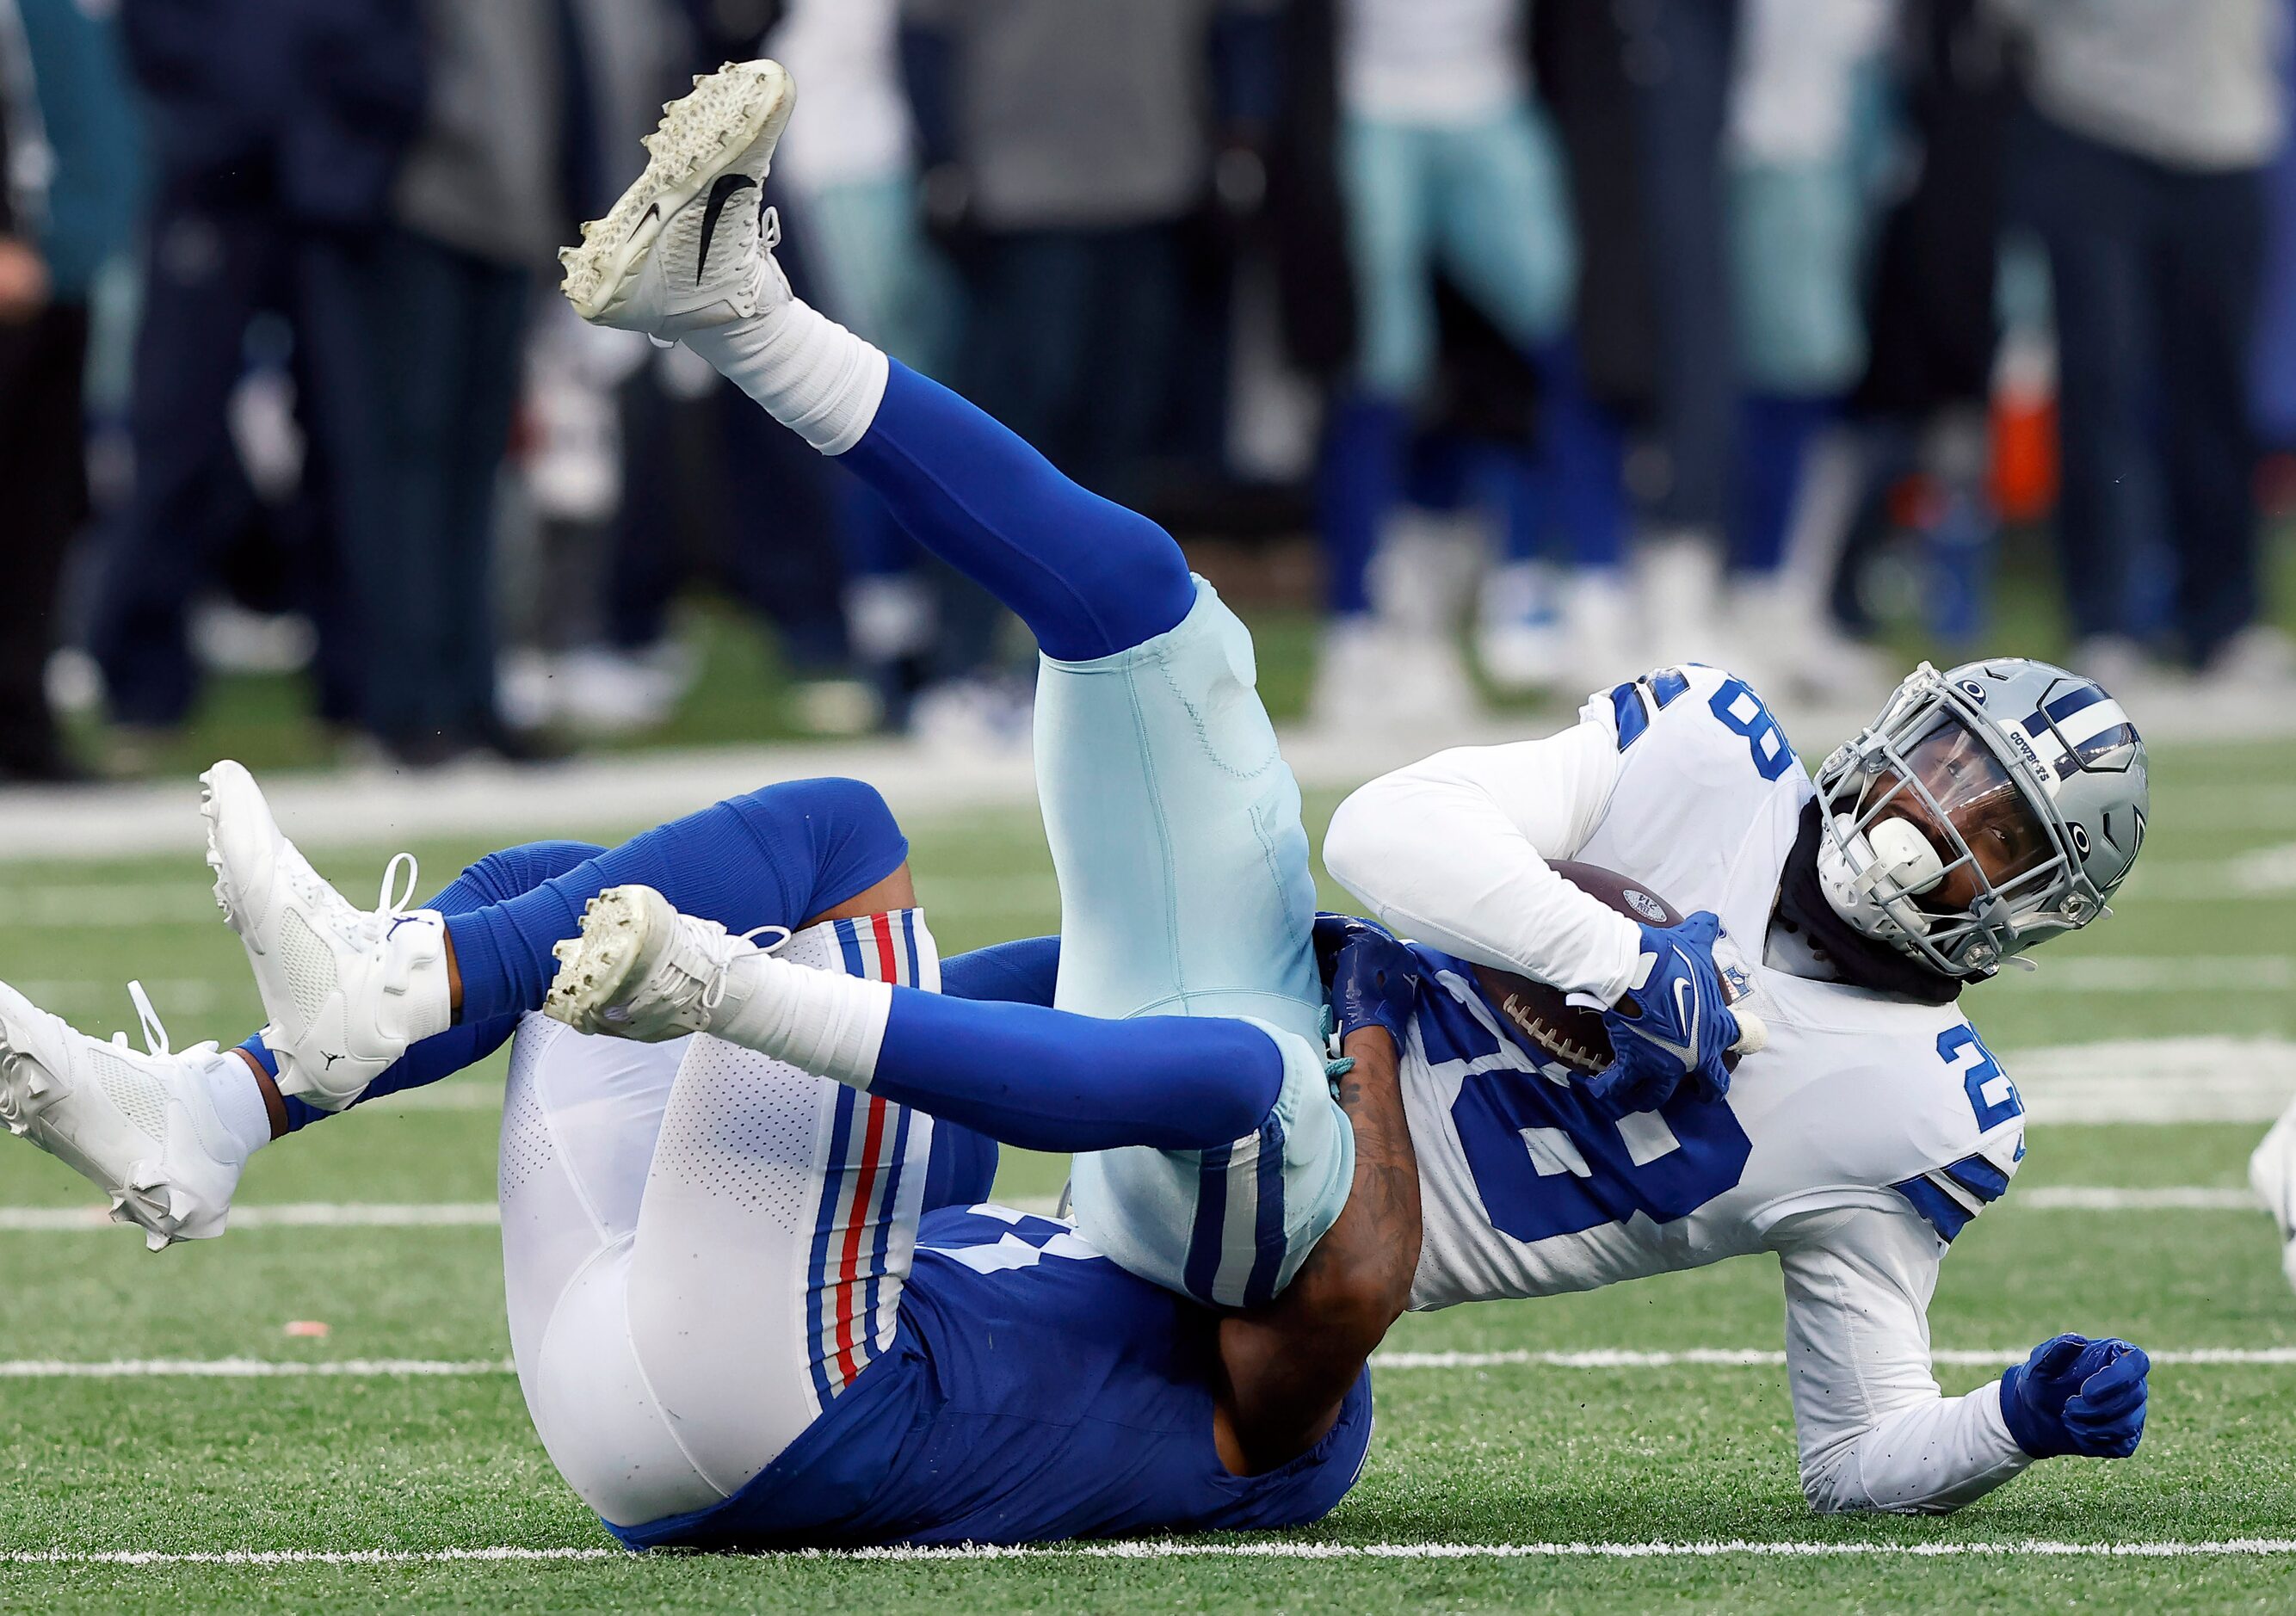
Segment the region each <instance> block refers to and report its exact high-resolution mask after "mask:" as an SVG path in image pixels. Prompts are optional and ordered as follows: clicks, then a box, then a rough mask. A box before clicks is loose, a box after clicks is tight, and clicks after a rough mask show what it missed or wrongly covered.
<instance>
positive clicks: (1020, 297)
mask: <svg viewBox="0 0 2296 1616" xmlns="http://www.w3.org/2000/svg"><path fill="white" fill-rule="evenodd" d="M1229 3H1230V0H1101V3H1100V4H1094V5H1089V6H1085V5H1078V4H1074V3H1073V0H907V4H906V15H907V17H908V19H909V21H911V22H912V24H913V25H914V31H913V32H912V34H911V36H910V45H909V51H910V71H911V76H912V80H913V85H914V89H913V94H914V98H915V101H916V104H917V106H918V110H919V134H920V136H921V139H922V143H923V145H924V150H925V154H926V158H927V163H928V167H929V168H930V170H931V172H930V175H929V181H928V185H929V196H930V198H931V206H932V209H933V216H934V220H935V223H936V226H937V227H938V228H939V230H940V231H941V232H942V233H943V234H944V236H945V238H946V239H947V240H948V241H949V242H951V243H952V246H953V248H954V250H955V257H956V259H957V262H958V265H959V267H960V269H961V270H962V272H963V274H964V279H965V282H966V286H967V291H968V292H969V294H970V302H969V307H968V311H967V320H968V324H967V328H966V332H965V335H964V348H963V352H962V355H961V357H960V358H959V359H958V362H957V364H956V366H955V374H956V379H957V381H958V383H959V385H960V386H961V387H962V389H963V390H964V391H965V392H966V393H967V394H968V395H970V396H971V397H972V398H974V399H975V400H977V401H978V402H979V403H980V405H981V406H982V407H984V408H986V409H987V410H988V411H989V412H990V413H991V414H995V415H996V416H997V417H998V418H999V419H1000V420H1002V421H1004V422H1005V423H1006V424H1007V425H1009V426H1011V427H1012V428H1013V430H1014V431H1017V432H1019V433H1020V434H1021V436H1022V437H1024V438H1026V439H1029V442H1031V443H1033V444H1035V445H1036V446H1037V447H1038V448H1040V449H1042V450H1043V451H1044V453H1045V454H1046V456H1047V457H1048V458H1050V459H1051V460H1052V461H1053V462H1054V463H1055V464H1057V465H1059V466H1060V467H1061V468H1062V470H1063V471H1064V472H1068V473H1069V474H1070V475H1071V476H1073V477H1075V478H1076V479H1077V480H1078V481H1080V482H1082V483H1084V484H1085V485H1086V486H1087V488H1093V489H1095V491H1097V492H1100V493H1103V494H1106V495H1107V496H1110V497H1111V498H1115V499H1120V500H1126V501H1128V502H1130V503H1134V504H1138V503H1140V502H1141V500H1142V499H1143V497H1144V489H1143V488H1141V487H1140V486H1139V485H1140V481H1141V479H1142V475H1143V472H1144V468H1145V463H1146V458H1147V455H1146V451H1147V449H1148V447H1149V446H1150V443H1151V439H1152V433H1153V431H1154V429H1155V426H1156V423H1157V421H1158V418H1159V417H1160V414H1162V413H1163V412H1164V410H1165V409H1166V407H1167V405H1168V402H1169V397H1170V391H1171V388H1172V385H1173V381H1174V379H1175V376H1176V374H1177V371H1176V366H1175V363H1174V351H1175V349H1176V347H1177V345H1179V344H1181V343H1183V342H1185V341H1186V340H1189V339H1190V337H1191V334H1192V333H1191V332H1189V331H1187V330H1186V329H1185V326H1184V323H1183V321H1182V318H1181V314H1180V309H1181V287H1180V274H1181V270H1180V258H1179V243H1178V227H1179V225H1180V222H1181V220H1182V219H1183V218H1185V217H1186V216H1187V215H1188V214H1189V213H1190V212H1191V211H1192V210H1193V209H1195V208H1196V207H1197V206H1198V205H1199V204H1200V202H1201V200H1202V198H1203V196H1204V194H1205V191H1206V188H1207V185H1208V184H1209V179H1210V155H1211V143H1210V138H1209V135H1208V130H1207V126H1208V123H1209V122H1210V119H1211V118H1212V115H1213V108H1212V82H1211V52H1212V39H1211V30H1212V25H1213V22H1214V21H1215V18H1216V16H1217V15H1218V12H1220V11H1221V10H1222V9H1223V8H1224V7H1225V6H1226V4H1229ZM941 604H942V608H943V610H942V613H941V624H940V635H941V636H942V644H941V646H940V648H939V661H940V662H941V663H942V664H943V665H944V666H945V667H947V668H949V669H964V668H972V669H988V668H990V667H992V666H993V665H994V663H995V660H996V657H995V644H996V639H997V637H998V636H999V634H1000V632H1002V628H1003V619H1002V617H1001V614H997V613H995V612H993V611H987V610H984V609H983V607H982V604H981V603H980V601H979V599H978V597H977V595H972V594H966V593H958V592H951V593H947V594H944V595H942V598H941ZM939 694H941V695H944V696H946V697H947V700H945V701H942V700H936V701H932V702H931V703H921V704H920V708H919V711H918V713H917V719H918V723H919V725H920V726H921V727H925V728H931V729H936V730H938V729H944V728H945V729H946V731H947V734H949V736H950V738H952V739H955V740H959V741H962V742H966V743H988V742H993V741H994V740H995V738H996V737H997V736H998V735H1005V736H1007V737H1010V738H1011V739H1012V740H1013V741H1015V742H1017V741H1018V740H1019V739H1020V738H1021V736H1022V735H1023V734H1025V732H1024V731H1023V730H1022V729H1021V727H1020V726H1019V725H1018V723H1017V718H1018V714H1017V713H1015V712H1014V711H1013V710H1012V709H1013V705H1014V703H1013V700H1012V699H1011V698H1005V699H1003V700H1000V699H999V698H998V696H997V694H996V686H995V685H993V684H989V683H985V682H981V681H974V682H972V688H970V689H965V688H962V687H955V688H950V689H947V690H946V691H944V692H941V693H939Z"/></svg>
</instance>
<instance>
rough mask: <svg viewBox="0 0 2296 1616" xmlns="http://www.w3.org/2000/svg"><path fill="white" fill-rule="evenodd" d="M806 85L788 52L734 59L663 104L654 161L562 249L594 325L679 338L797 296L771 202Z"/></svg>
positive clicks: (578, 305)
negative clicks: (785, 134)
mask: <svg viewBox="0 0 2296 1616" xmlns="http://www.w3.org/2000/svg"><path fill="white" fill-rule="evenodd" d="M796 101H797V86H795V85H794V84H792V83H791V80H790V76H789V73H788V71H787V70H785V69H783V67H782V65H781V63H779V62H728V63H726V65H725V66H724V67H722V68H719V69H718V70H717V71H716V72H714V73H705V74H702V75H701V77H699V78H696V79H694V81H693V93H692V94H687V95H685V96H682V97H680V98H679V99H678V100H676V101H673V102H671V103H668V105H667V106H665V107H663V108H662V119H661V123H660V127H657V128H656V129H655V130H654V132H653V133H652V135H647V136H646V140H645V147H646V150H647V152H650V153H652V160H650V161H649V162H648V163H647V164H646V167H645V172H644V174H641V175H640V176H638V177H637V180H636V182H635V184H633V185H631V186H630V188H629V189H628V190H627V191H625V192H623V193H622V194H621V197H620V200H619V201H616V202H615V203H614V205H613V207H612V208H611V209H610V210H609V211H608V212H607V214H606V217H604V218H603V219H599V220H597V221H595V222H594V223H592V224H586V225H585V226H582V244H581V245H580V246H578V247H566V248H562V249H560V250H559V254H558V261H559V263H560V264H561V265H562V266H563V267H564V268H565V271H566V276H565V279H564V280H563V281H562V283H560V286H559V290H560V291H562V292H564V293H565V295H566V300H567V301H568V302H570V303H571V304H573V306H574V312H575V313H576V314H578V315H580V316H582V317H583V318H584V319H585V320H587V321H589V322H590V323H591V324H594V325H611V326H614V327H617V328H618V329H620V330H623V331H642V332H646V333H647V334H648V335H650V336H655V337H661V338H674V337H676V336H678V335H679V334H681V333H683V332H689V331H697V330H701V329H702V328H704V327H707V326H712V325H724V324H728V323H730V322H732V321H734V320H737V319H746V318H747V317H749V316H751V315H754V314H756V313H757V312H758V310H759V309H760V308H766V307H768V306H770V305H771V304H773V303H775V302H777V301H781V300H783V299H787V298H788V296H789V295H790V294H789V283H788V281H787V280H786V279H784V278H783V275H782V272H781V267H780V266H779V265H777V264H775V262H774V261H773V256H772V249H773V248H774V246H775V244H776V242H778V240H779V237H780V229H779V221H778V220H777V219H775V218H771V217H767V216H766V215H764V214H763V212H762V200H761V199H762V196H763V193H764V188H765V184H766V175H767V170H768V169H769V168H771V167H772V163H773V155H774V143H775V141H777V140H779V139H780V138H781V134H782V130H783V127H786V126H787V125H788V123H789V118H790V111H791V108H792V107H794V106H795V104H796Z"/></svg>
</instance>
